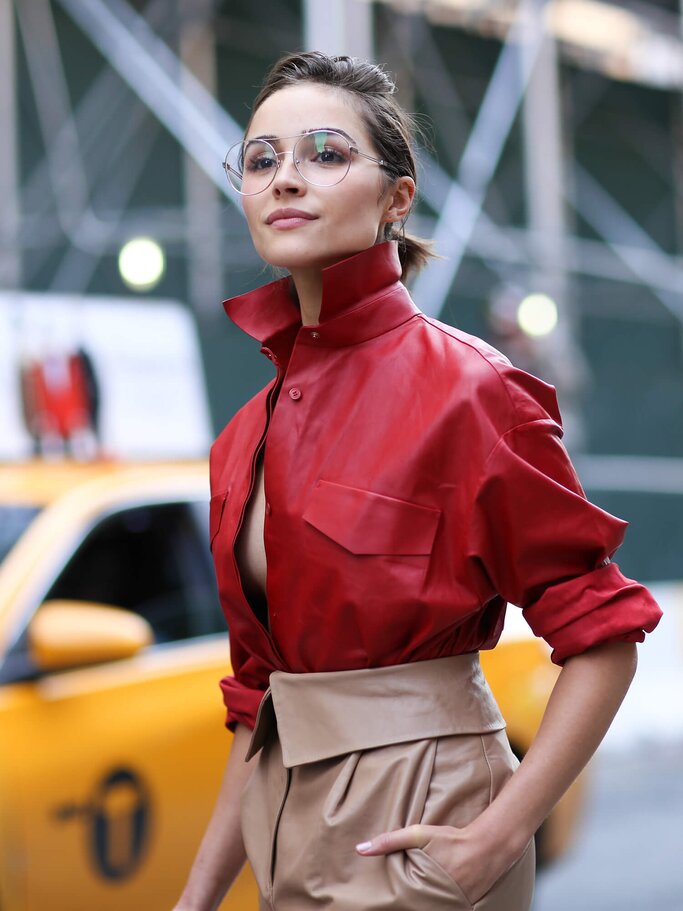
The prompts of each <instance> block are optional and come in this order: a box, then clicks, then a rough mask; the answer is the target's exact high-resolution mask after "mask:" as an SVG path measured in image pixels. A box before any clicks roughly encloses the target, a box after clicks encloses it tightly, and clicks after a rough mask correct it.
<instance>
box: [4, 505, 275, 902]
mask: <svg viewBox="0 0 683 911" xmlns="http://www.w3.org/2000/svg"><path fill="white" fill-rule="evenodd" d="M202 508H204V504H187V503H184V504H179V503H170V504H169V503H166V504H156V505H148V506H144V507H136V508H133V509H127V510H122V511H120V512H117V513H114V514H112V515H109V516H107V517H106V518H104V519H103V520H102V521H101V522H99V523H97V524H96V526H95V527H94V528H92V529H91V530H90V532H89V533H88V535H87V536H86V537H85V539H84V540H83V542H82V544H81V545H80V547H79V548H78V549H77V551H76V552H75V553H74V555H73V557H72V558H71V559H70V561H69V562H68V564H67V565H66V566H65V567H64V568H63V570H62V572H61V573H60V574H59V576H58V577H57V578H56V579H55V581H54V584H53V585H52V587H51V589H50V591H49V592H48V593H47V597H46V599H45V600H80V601H94V602H99V603H108V604H113V605H116V606H119V607H123V608H127V609H129V610H134V611H136V612H137V613H139V614H140V615H142V616H144V617H145V619H146V620H147V621H148V622H149V623H150V625H151V626H152V628H153V630H154V633H155V638H156V643H155V645H153V646H151V647H150V648H148V649H145V650H144V651H143V652H141V653H140V654H138V655H137V656H135V657H133V658H130V659H126V660H121V661H115V662H110V663H107V664H102V665H98V666H90V667H87V668H74V669H71V670H66V671H62V672H58V673H48V674H44V675H42V676H40V675H36V676H33V679H30V677H31V675H30V667H29V664H28V663H27V673H26V677H27V678H29V679H24V680H21V679H17V680H16V681H15V682H10V683H6V684H5V685H4V686H2V687H0V730H2V731H3V732H9V734H8V736H5V742H3V743H2V744H0V750H1V754H0V779H1V781H0V813H1V814H2V822H1V823H0V828H1V829H2V834H0V848H2V853H3V856H4V861H0V865H1V866H2V867H3V874H2V880H0V909H1V911H44V909H45V908H50V909H52V911H80V909H83V911H85V909H88V911H91V909H93V908H96V909H98V911H109V909H111V911H114V909H116V911H121V909H126V911H138V909H139V911H143V909H145V911H155V909H159V911H168V909H170V908H171V907H172V906H173V904H174V902H175V901H176V900H177V898H178V896H179V893H180V890H181V888H182V885H183V883H184V881H185V877H186V875H187V872H188V870H189V866H190V864H191V862H192V859H193V856H194V853H195V851H196V849H197V847H198V845H199V841H200V839H201V836H202V833H203V831H204V827H205V825H206V823H207V821H208V818H209V815H210V813H211V810H212V807H213V803H214V801H215V798H216V796H217V793H218V788H219V785H220V779H221V775H222V772H223V769H224V766H225V762H226V758H227V755H228V752H229V749H230V745H231V736H230V735H229V734H228V733H227V732H226V730H225V728H224V725H223V721H224V710H223V707H222V704H221V699H220V691H219V689H218V686H217V682H218V679H219V678H220V677H221V676H223V675H224V674H225V673H226V671H227V670H228V654H229V653H228V640H227V633H226V631H225V627H224V622H223V620H222V617H221V616H220V614H219V612H218V610H217V600H216V594H215V590H214V588H213V574H212V569H211V565H210V562H209V559H208V556H207V553H208V550H207V548H206V547H205V541H204V540H203V539H202V536H201V533H199V532H198V531H197V529H202V528H204V527H206V522H205V519H204V517H199V516H198V515H197V510H199V509H202ZM22 648H27V647H26V643H25V642H24V643H22V642H19V643H18V646H17V648H16V649H15V655H14V656H13V657H14V667H15V668H17V667H19V666H20V663H21V657H22V656H21V650H22ZM17 676H18V677H21V676H22V675H21V673H18V674H17ZM256 906H257V899H256V891H255V886H254V884H253V880H252V878H251V877H250V876H249V874H248V873H247V874H245V875H243V877H242V878H241V880H240V883H238V885H237V886H236V887H235V888H234V889H233V890H232V892H231V896H230V898H229V899H228V900H226V902H224V904H223V906H222V907H223V908H224V909H226V911H227V909H231V911H249V909H250V908H253V909H256Z"/></svg>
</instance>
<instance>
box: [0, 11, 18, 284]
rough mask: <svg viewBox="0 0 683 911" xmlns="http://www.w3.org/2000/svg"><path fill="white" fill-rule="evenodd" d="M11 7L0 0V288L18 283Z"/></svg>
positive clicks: (16, 145) (15, 127)
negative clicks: (0, 203) (0, 138)
mask: <svg viewBox="0 0 683 911" xmlns="http://www.w3.org/2000/svg"><path fill="white" fill-rule="evenodd" d="M16 92H17V84H16V49H15V30H14V10H13V9H12V0H0V136H2V141H0V200H2V205H0V288H5V289H15V288H19V287H20V285H21V253H20V250H19V227H20V226H19V219H20V204H19V137H18V130H17V100H16V99H17V95H16Z"/></svg>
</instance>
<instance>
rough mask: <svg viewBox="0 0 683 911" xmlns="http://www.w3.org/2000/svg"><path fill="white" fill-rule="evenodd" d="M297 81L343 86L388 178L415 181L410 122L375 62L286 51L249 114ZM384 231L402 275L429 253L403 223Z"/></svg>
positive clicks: (427, 246) (428, 247)
mask: <svg viewBox="0 0 683 911" xmlns="http://www.w3.org/2000/svg"><path fill="white" fill-rule="evenodd" d="M301 82H316V83H319V84H320V85H326V86H330V87H331V88H338V89H344V90H345V91H347V92H349V93H350V95H351V96H352V98H353V99H354V102H355V105H356V108H357V110H358V112H359V114H360V116H361V117H362V119H363V122H364V123H365V126H366V128H367V130H368V133H369V134H370V138H371V140H372V142H373V144H374V146H375V148H376V150H377V152H378V154H379V157H380V158H383V159H384V161H385V162H386V164H385V165H383V170H384V172H385V174H386V176H387V178H388V180H389V182H391V181H394V180H397V179H398V178H399V177H403V176H405V175H407V176H409V177H412V178H413V180H414V181H415V183H416V184H417V168H416V162H415V152H414V138H413V136H414V133H415V124H414V121H413V119H412V118H411V117H410V115H409V114H408V113H407V112H406V111H404V110H403V108H402V107H401V106H400V104H399V103H398V101H397V100H396V98H395V97H394V96H395V93H396V85H395V84H394V82H393V80H392V79H391V77H390V76H389V75H388V74H387V73H386V72H385V71H384V70H383V69H382V68H381V67H379V66H377V65H376V64H374V63H370V62H369V61H367V60H360V59H358V58H356V57H346V56H342V57H330V56H328V55H327V54H322V53H320V51H307V52H305V53H296V54H287V55H286V56H285V57H282V58H281V59H280V60H278V62H277V63H276V64H275V65H274V66H273V68H272V69H271V70H270V72H269V73H268V74H267V75H266V78H265V80H264V83H263V87H262V88H261V91H260V92H259V94H258V95H257V97H256V100H255V101H254V104H253V107H252V116H253V114H254V113H256V111H257V110H258V108H259V107H260V106H261V105H262V104H263V102H264V101H265V100H266V98H269V97H270V96H271V95H274V94H275V92H277V91H279V90H280V89H284V88H287V87H289V86H292V85H297V84H299V83H301ZM384 237H385V240H397V241H398V249H399V256H400V259H401V267H402V270H403V274H402V278H404V279H405V278H406V277H407V276H409V275H410V274H411V273H412V272H417V271H418V270H419V269H421V268H422V267H423V266H424V265H425V263H426V262H427V260H428V259H429V257H430V256H433V255H434V254H433V253H432V251H431V243H430V241H427V240H423V239H421V238H419V237H413V236H411V235H410V234H406V232H405V230H404V228H403V224H401V225H399V226H396V225H394V224H387V225H386V227H385V230H384Z"/></svg>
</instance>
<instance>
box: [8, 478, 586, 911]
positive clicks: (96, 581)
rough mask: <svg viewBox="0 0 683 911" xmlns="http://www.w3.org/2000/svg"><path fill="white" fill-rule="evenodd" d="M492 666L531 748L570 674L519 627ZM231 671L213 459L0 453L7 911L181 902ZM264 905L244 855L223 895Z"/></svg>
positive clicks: (560, 845)
mask: <svg viewBox="0 0 683 911" xmlns="http://www.w3.org/2000/svg"><path fill="white" fill-rule="evenodd" d="M510 613H512V611H511V612H510ZM482 662H483V665H484V669H485V672H486V674H487V676H488V678H489V680H490V682H491V685H492V687H493V690H494V693H495V695H496V697H497V699H498V701H499V703H500V705H501V708H502V710H503V714H504V715H505V717H506V719H507V722H508V733H509V736H510V739H511V742H512V744H513V747H514V749H515V750H516V752H517V753H518V754H519V755H522V754H523V753H524V751H525V750H526V748H527V747H528V745H529V743H530V741H531V739H532V737H533V734H534V732H535V730H536V729H537V727H538V724H539V721H540V718H541V715H542V713H543V709H544V707H545V704H546V701H547V698H548V695H549V692H550V690H551V688H552V685H553V682H554V680H555V678H556V674H557V670H556V669H555V668H554V667H553V666H552V665H551V664H550V662H549V659H548V653H547V649H546V647H545V646H544V644H543V643H542V642H540V641H539V640H535V639H533V638H531V637H530V636H529V635H528V634H527V633H518V632H516V631H515V629H514V623H513V628H512V630H511V632H508V633H506V634H505V636H504V639H503V640H502V641H501V643H500V644H499V645H498V647H497V648H496V649H495V650H494V651H493V652H489V653H486V654H483V655H482ZM227 672H229V644H228V633H227V630H226V628H225V624H224V620H223V617H222V615H221V613H220V609H219V607H218V601H217V594H216V590H215V582H214V577H213V568H212V563H211V558H210V554H209V548H208V468H207V465H206V463H205V462H203V461H201V462H199V461H198V462H191V463H190V462H188V463H166V464H159V463H155V464H149V465H138V466H134V465H123V464H115V463H106V462H100V463H91V464H81V463H75V462H55V463H46V462H38V461H34V462H27V463H21V464H14V465H4V466H2V465H0V911H39V909H40V911H44V909H45V908H50V909H52V911H80V909H83V911H85V909H88V911H92V909H97V911H109V909H111V911H114V909H117V911H120V909H122V908H125V909H126V911H143V909H144V911H157V909H159V911H163V909H168V908H170V907H172V905H173V903H174V901H175V899H176V898H177V896H178V894H179V891H180V889H181V888H182V884H183V882H184V880H185V877H186V874H187V871H188V869H189V866H190V863H191V861H192V858H193V856H194V852H195V850H196V848H197V846H198V843H199V840H200V838H201V835H202V833H203V830H204V827H205V825H206V822H207V820H208V817H209V815H210V812H211V809H212V806H213V802H214V800H215V797H216V794H217V791H218V787H219V782H220V777H221V773H222V770H223V768H224V766H225V761H226V756H227V754H228V752H229V749H230V745H231V735H230V734H229V733H228V732H226V730H225V728H224V725H223V720H224V710H223V706H222V702H221V698H220V692H219V689H218V685H217V684H218V680H219V678H220V677H222V676H223V675H225V674H226V673H227ZM580 794H581V785H580V783H579V784H578V785H577V786H575V788H574V789H572V791H571V792H570V793H569V795H568V796H567V797H566V798H565V799H564V800H563V802H562V803H561V804H560V805H559V807H558V808H557V810H556V811H555V812H554V813H553V814H552V816H551V817H550V819H549V820H548V822H547V824H546V826H545V828H544V830H543V833H542V839H541V853H542V857H543V859H545V860H547V859H550V858H552V857H553V856H556V855H557V854H559V853H561V852H562V851H563V850H564V847H565V845H566V843H567V839H568V837H569V836H570V834H571V832H572V831H573V830H574V828H575V824H574V823H575V814H576V810H577V808H578V806H579V805H580V803H581V799H580ZM256 907H257V897H256V888H255V885H254V882H253V879H252V877H251V875H250V873H249V871H248V869H247V870H245V872H244V873H243V874H242V876H241V877H240V880H239V881H238V883H237V884H236V886H235V887H234V888H233V890H231V893H230V896H229V897H228V898H227V899H226V900H225V902H224V903H223V904H222V906H221V908H222V909H223V911H249V909H256Z"/></svg>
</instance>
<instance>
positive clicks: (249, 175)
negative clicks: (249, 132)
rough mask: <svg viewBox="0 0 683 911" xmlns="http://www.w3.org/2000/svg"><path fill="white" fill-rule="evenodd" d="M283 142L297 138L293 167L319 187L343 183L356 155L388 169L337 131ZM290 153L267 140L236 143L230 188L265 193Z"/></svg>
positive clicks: (229, 162)
mask: <svg viewBox="0 0 683 911" xmlns="http://www.w3.org/2000/svg"><path fill="white" fill-rule="evenodd" d="M283 139H296V142H295V143H294V146H293V148H292V153H291V154H292V158H293V160H294V167H295V168H296V169H297V171H298V172H299V174H300V175H301V176H302V177H303V179H304V180H305V181H306V182H307V183H310V184H313V185H314V186H316V187H333V186H335V184H338V183H340V181H342V180H343V179H344V178H345V177H346V175H347V174H348V173H349V168H350V167H351V160H352V157H353V155H361V156H362V157H363V158H367V159H369V160H370V161H374V162H376V163H377V164H378V165H380V166H381V167H386V162H385V161H384V159H382V158H375V157H374V156H372V155H366V154H365V152H361V151H360V149H358V148H356V146H354V145H351V143H350V142H349V140H348V139H347V138H346V136H344V134H343V133H337V132H336V131H334V130H312V131H311V132H310V133H303V134H302V135H299V136H298V138H297V137H296V136H283V137H281V138H279V139H277V140H274V141H276V142H282V140H283ZM288 154H289V152H277V151H276V150H275V148H274V147H273V146H272V145H271V143H270V142H268V141H267V140H265V139H248V140H245V141H244V142H236V143H235V144H234V145H233V146H231V147H230V148H229V149H228V154H227V155H226V156H225V161H224V162H223V167H224V168H225V173H226V174H227V177H228V180H229V181H230V185H231V186H232V187H233V188H234V189H235V190H237V192H238V193H240V194H241V195H242V196H255V195H256V194H257V193H262V192H263V191H264V190H267V189H268V187H269V186H270V185H271V184H272V182H273V181H274V180H275V175H276V174H277V172H278V169H279V167H280V165H281V163H282V162H281V159H282V157H283V156H284V155H288Z"/></svg>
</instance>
